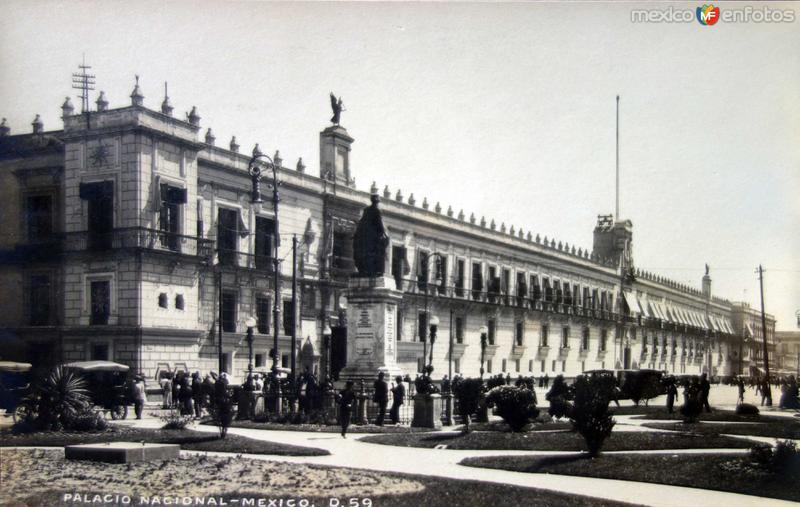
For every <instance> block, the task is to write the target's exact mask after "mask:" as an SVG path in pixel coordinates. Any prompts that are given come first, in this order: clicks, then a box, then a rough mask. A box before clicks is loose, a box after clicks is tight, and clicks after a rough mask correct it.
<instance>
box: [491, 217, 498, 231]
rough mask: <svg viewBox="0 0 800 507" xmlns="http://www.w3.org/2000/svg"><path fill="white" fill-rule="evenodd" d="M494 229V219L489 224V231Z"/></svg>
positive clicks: (495, 226)
mask: <svg viewBox="0 0 800 507" xmlns="http://www.w3.org/2000/svg"><path fill="white" fill-rule="evenodd" d="M496 228H497V225H496V224H495V223H494V218H493V219H492V221H491V223H489V229H491V230H495V229H496Z"/></svg>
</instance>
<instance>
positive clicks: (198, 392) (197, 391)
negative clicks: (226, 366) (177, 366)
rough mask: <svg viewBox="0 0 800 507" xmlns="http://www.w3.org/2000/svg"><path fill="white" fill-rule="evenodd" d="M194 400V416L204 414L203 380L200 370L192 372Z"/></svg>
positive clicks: (197, 416)
mask: <svg viewBox="0 0 800 507" xmlns="http://www.w3.org/2000/svg"><path fill="white" fill-rule="evenodd" d="M192 401H193V402H194V416H195V417H196V418H198V419H199V418H200V417H202V416H203V381H202V380H200V372H199V371H196V372H194V373H192Z"/></svg>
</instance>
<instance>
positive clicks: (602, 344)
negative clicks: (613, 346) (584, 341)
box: [600, 329, 608, 352]
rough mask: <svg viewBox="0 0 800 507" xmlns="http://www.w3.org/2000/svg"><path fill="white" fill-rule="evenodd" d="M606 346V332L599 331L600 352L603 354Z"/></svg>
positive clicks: (603, 330) (604, 330) (605, 330)
mask: <svg viewBox="0 0 800 507" xmlns="http://www.w3.org/2000/svg"><path fill="white" fill-rule="evenodd" d="M607 345H608V330H607V329H601V330H600V352H605V351H606V347H607Z"/></svg>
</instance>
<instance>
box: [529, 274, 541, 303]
mask: <svg viewBox="0 0 800 507" xmlns="http://www.w3.org/2000/svg"><path fill="white" fill-rule="evenodd" d="M531 297H532V298H533V300H534V301H539V300H540V299H542V288H541V287H540V286H539V277H538V276H537V275H531Z"/></svg>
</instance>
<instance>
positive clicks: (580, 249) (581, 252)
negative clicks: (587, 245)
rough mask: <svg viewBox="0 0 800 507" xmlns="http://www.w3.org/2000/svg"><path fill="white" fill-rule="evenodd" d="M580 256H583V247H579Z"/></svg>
mask: <svg viewBox="0 0 800 507" xmlns="http://www.w3.org/2000/svg"><path fill="white" fill-rule="evenodd" d="M578 257H583V248H578Z"/></svg>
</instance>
